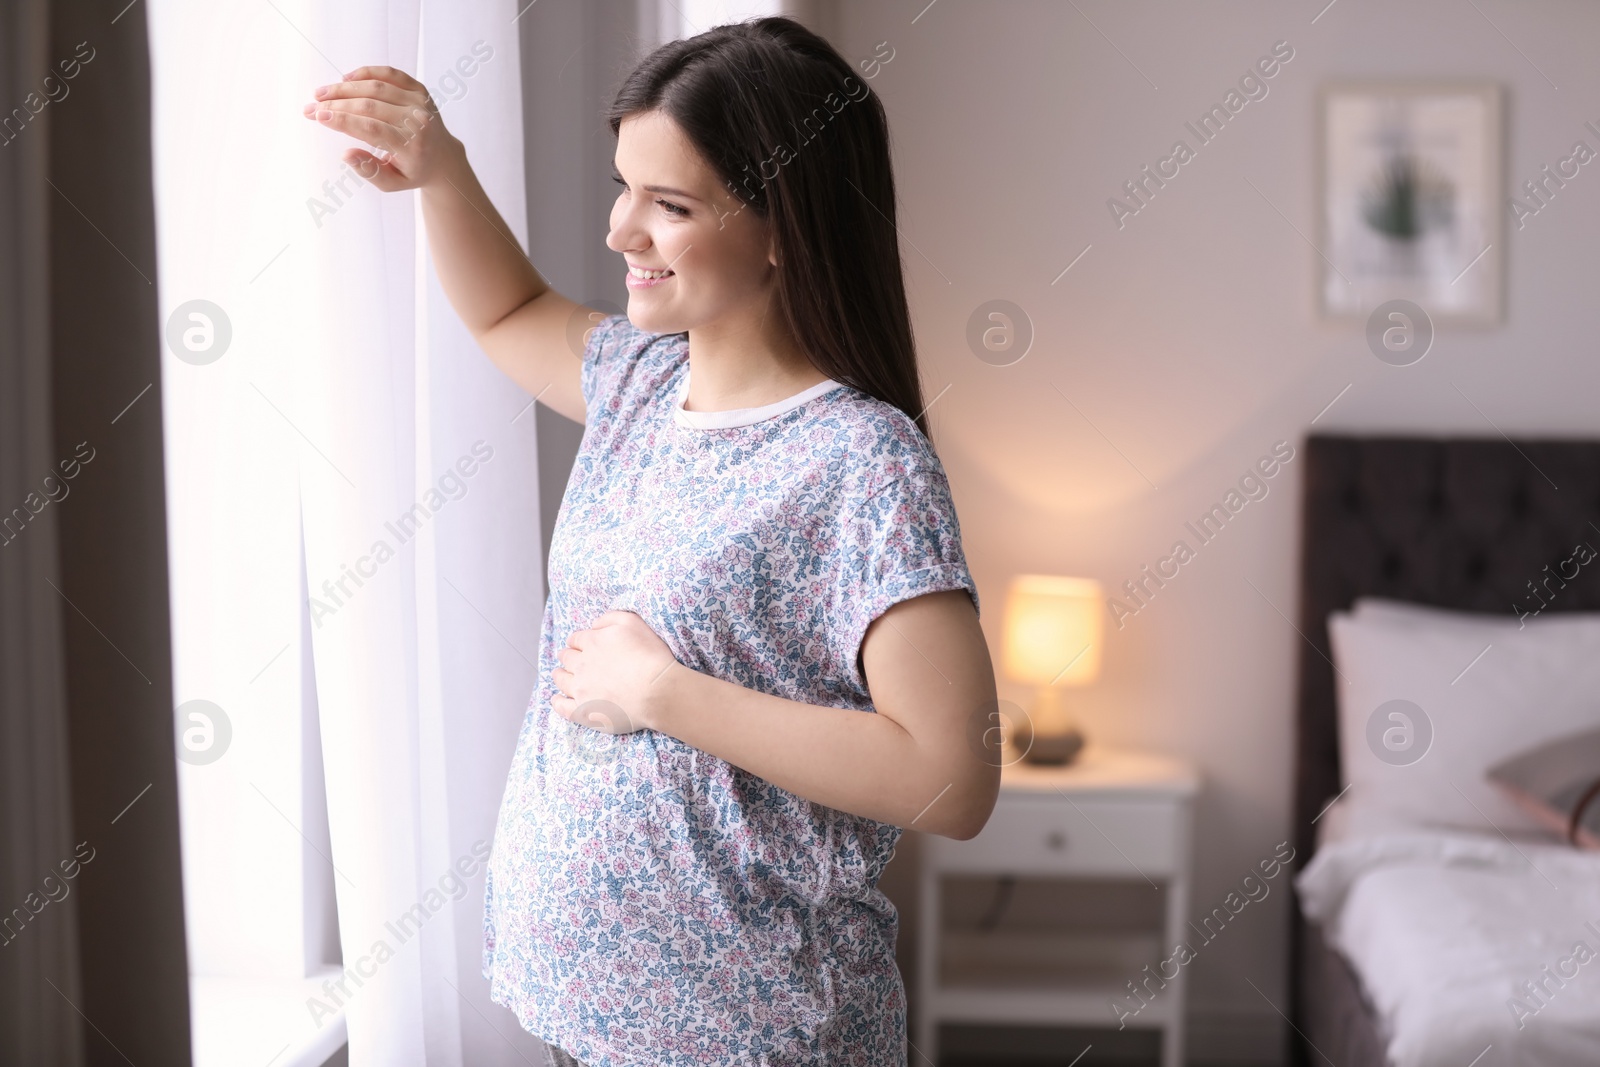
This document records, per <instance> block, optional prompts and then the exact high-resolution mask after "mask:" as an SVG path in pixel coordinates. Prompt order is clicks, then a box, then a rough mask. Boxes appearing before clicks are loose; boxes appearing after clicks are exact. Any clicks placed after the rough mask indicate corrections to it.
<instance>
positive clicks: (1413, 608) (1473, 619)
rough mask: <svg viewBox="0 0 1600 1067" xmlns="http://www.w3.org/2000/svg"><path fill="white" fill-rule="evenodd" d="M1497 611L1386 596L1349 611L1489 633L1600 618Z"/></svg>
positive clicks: (1597, 614) (1599, 614)
mask: <svg viewBox="0 0 1600 1067" xmlns="http://www.w3.org/2000/svg"><path fill="white" fill-rule="evenodd" d="M1507 609H1508V610H1506V611H1504V612H1499V611H1493V612H1490V611H1458V610H1456V609H1455V608H1441V607H1435V606H1434V605H1432V604H1418V603H1415V602H1413V601H1410V600H1389V599H1387V598H1385V597H1376V596H1363V597H1357V598H1356V602H1355V603H1354V604H1353V605H1351V614H1353V615H1355V617H1356V618H1358V619H1392V620H1394V621H1395V622H1409V623H1417V624H1421V625H1424V626H1441V625H1442V626H1474V627H1478V628H1480V629H1484V630H1486V631H1489V632H1503V631H1504V630H1505V629H1506V627H1507V625H1509V626H1510V628H1511V629H1513V630H1522V629H1525V628H1526V627H1528V626H1549V625H1550V624H1551V623H1555V624H1557V625H1563V624H1564V625H1583V624H1593V623H1594V622H1595V621H1596V620H1600V611H1559V612H1548V613H1545V612H1541V613H1539V614H1537V615H1535V614H1533V613H1531V612H1530V613H1529V614H1528V615H1527V616H1526V617H1523V616H1520V615H1517V614H1516V612H1515V605H1510V604H1508V605H1507Z"/></svg>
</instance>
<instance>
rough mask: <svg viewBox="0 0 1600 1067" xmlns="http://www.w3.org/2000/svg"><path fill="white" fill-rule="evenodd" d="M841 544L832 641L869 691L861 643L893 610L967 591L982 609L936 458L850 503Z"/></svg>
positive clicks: (846, 666)
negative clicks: (903, 604)
mask: <svg viewBox="0 0 1600 1067" xmlns="http://www.w3.org/2000/svg"><path fill="white" fill-rule="evenodd" d="M839 546H840V553H841V555H840V560H839V572H838V573H839V577H838V581H837V583H836V586H835V589H834V601H833V606H834V611H833V613H832V614H833V626H832V628H831V634H830V641H831V642H832V643H833V651H834V652H835V653H836V655H837V656H838V662H839V663H840V664H841V665H842V666H843V669H844V671H845V673H846V676H847V677H848V678H850V680H851V681H852V683H853V684H854V685H856V686H859V687H860V688H861V690H862V691H865V690H866V679H865V677H864V676H863V674H862V671H861V665H860V659H859V657H860V651H861V641H862V638H864V637H865V636H866V633H867V628H868V627H869V626H871V625H872V622H873V620H874V619H876V618H877V617H878V616H880V615H882V614H883V613H884V612H885V611H888V610H889V608H891V607H893V606H894V605H895V604H897V603H899V602H900V601H902V600H910V599H912V598H913V597H918V596H922V595H923V594H925V593H937V592H941V591H944V590H947V589H965V590H966V591H967V593H968V595H969V596H970V597H971V598H972V607H973V610H974V611H979V610H981V607H980V604H979V600H978V586H977V584H976V583H975V582H974V581H973V580H972V575H971V573H970V572H969V571H968V570H967V560H966V556H965V555H964V554H963V552H962V548H961V528H960V524H959V523H958V522H957V520H956V509H955V504H954V502H953V501H952V500H951V497H950V484H949V481H948V480H947V479H946V478H945V474H944V471H943V470H942V469H940V468H939V467H938V465H937V461H936V460H935V461H934V463H933V465H931V466H929V465H920V464H919V465H917V466H914V467H912V468H910V469H908V470H907V469H903V470H902V471H900V472H899V473H897V474H895V475H893V476H892V477H890V478H889V479H888V480H886V481H884V482H882V483H880V485H879V487H878V488H876V489H871V490H869V491H868V494H867V495H866V496H865V497H864V498H863V499H862V500H861V501H860V502H859V503H856V504H853V505H846V514H845V516H844V518H843V519H842V520H841V529H840V531H839Z"/></svg>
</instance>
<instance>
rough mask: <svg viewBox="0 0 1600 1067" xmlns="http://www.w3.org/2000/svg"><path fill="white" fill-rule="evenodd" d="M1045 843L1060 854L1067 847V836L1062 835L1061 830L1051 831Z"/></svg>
mask: <svg viewBox="0 0 1600 1067" xmlns="http://www.w3.org/2000/svg"><path fill="white" fill-rule="evenodd" d="M1044 843H1045V844H1047V845H1049V846H1050V847H1051V848H1053V849H1055V850H1056V851H1057V852H1060V851H1061V850H1062V849H1064V848H1066V847H1067V835H1066V834H1064V833H1062V832H1061V831H1060V830H1051V831H1050V833H1049V834H1048V835H1047V836H1046V837H1045V839H1044Z"/></svg>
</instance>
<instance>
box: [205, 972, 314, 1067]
mask: <svg viewBox="0 0 1600 1067" xmlns="http://www.w3.org/2000/svg"><path fill="white" fill-rule="evenodd" d="M338 974H339V969H338V968H337V967H328V968H325V969H324V970H322V971H319V972H317V973H316V974H315V975H313V976H312V977H310V978H276V979H274V978H227V977H221V976H216V975H196V974H191V975H190V976H189V1011H190V1019H191V1023H190V1034H191V1043H192V1045H193V1048H194V1067H236V1065H237V1067H267V1065H268V1064H270V1065H271V1067H323V1065H324V1064H326V1063H327V1062H328V1060H329V1059H330V1058H332V1057H333V1055H334V1054H335V1053H336V1052H338V1051H339V1050H340V1049H341V1048H343V1047H344V1045H345V1042H346V1036H345V1022H344V1012H342V1011H341V1012H339V1013H338V1014H336V1015H334V1016H333V1017H332V1018H324V1019H323V1020H322V1021H321V1025H320V1026H319V1025H318V1024H317V1023H316V1022H314V1021H313V1020H312V1018H311V1013H310V1012H309V1011H307V1010H306V1000H307V998H308V997H312V996H319V997H320V996H321V995H322V983H323V981H324V980H326V979H328V978H333V977H337V976H338Z"/></svg>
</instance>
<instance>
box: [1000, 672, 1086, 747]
mask: <svg viewBox="0 0 1600 1067" xmlns="http://www.w3.org/2000/svg"><path fill="white" fill-rule="evenodd" d="M1012 740H1013V741H1014V742H1015V743H1016V746H1017V748H1018V749H1020V750H1021V751H1022V758H1023V759H1024V760H1025V761H1027V762H1028V763H1036V764H1040V765H1042V766H1050V767H1060V766H1064V765H1066V764H1068V763H1071V762H1072V761H1073V760H1074V759H1076V758H1077V756H1078V753H1079V752H1080V751H1082V749H1083V745H1084V737H1083V732H1082V731H1081V730H1079V729H1078V728H1077V727H1076V726H1075V725H1073V722H1072V716H1071V715H1069V714H1068V713H1067V709H1066V708H1065V707H1064V706H1063V703H1062V694H1061V690H1060V689H1059V688H1058V687H1056V686H1051V685H1043V686H1040V687H1039V690H1038V695H1037V696H1036V698H1035V699H1034V703H1033V708H1032V709H1031V710H1030V713H1029V714H1026V715H1024V716H1023V717H1022V718H1021V720H1020V721H1019V722H1017V724H1016V725H1015V726H1014V727H1013V728H1012Z"/></svg>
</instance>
